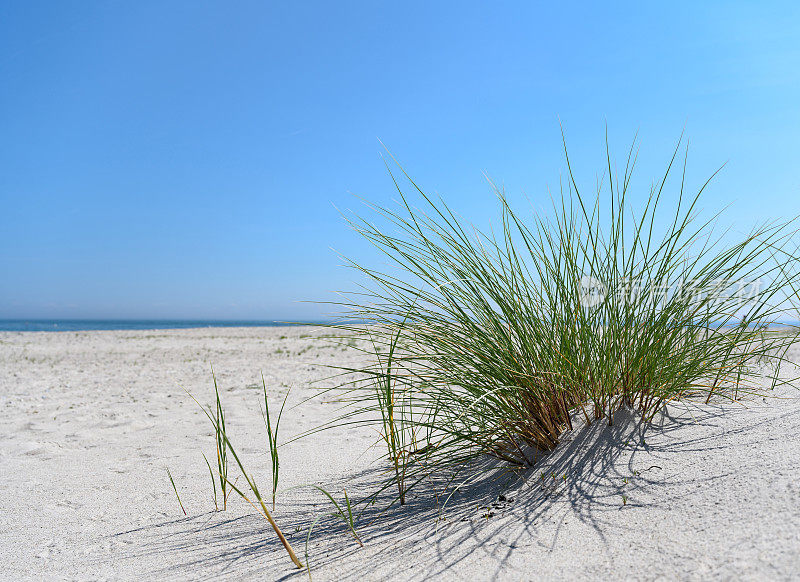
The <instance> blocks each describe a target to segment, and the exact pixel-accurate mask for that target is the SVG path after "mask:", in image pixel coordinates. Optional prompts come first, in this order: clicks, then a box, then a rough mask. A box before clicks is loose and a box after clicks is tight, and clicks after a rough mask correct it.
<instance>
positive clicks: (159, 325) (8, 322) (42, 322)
mask: <svg viewBox="0 0 800 582" xmlns="http://www.w3.org/2000/svg"><path fill="white" fill-rule="evenodd" d="M302 323H307V324H309V325H314V324H320V323H323V322H321V321H308V322H302ZM286 325H294V323H288V322H282V321H256V320H206V319H0V331H93V330H113V329H191V328H198V327H279V326H286Z"/></svg>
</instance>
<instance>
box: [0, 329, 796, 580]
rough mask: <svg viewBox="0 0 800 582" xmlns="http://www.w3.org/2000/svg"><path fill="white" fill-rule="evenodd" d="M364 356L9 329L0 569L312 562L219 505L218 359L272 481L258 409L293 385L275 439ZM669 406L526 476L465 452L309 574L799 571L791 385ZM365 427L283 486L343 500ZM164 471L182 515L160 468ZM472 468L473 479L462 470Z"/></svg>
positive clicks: (285, 458)
mask: <svg viewBox="0 0 800 582" xmlns="http://www.w3.org/2000/svg"><path fill="white" fill-rule="evenodd" d="M359 357H360V356H359V353H358V352H357V351H355V350H352V349H347V348H346V347H345V348H343V347H340V346H336V345H332V344H331V343H330V342H328V341H327V340H325V339H323V338H321V337H320V331H319V330H315V329H312V328H293V329H287V328H229V329H219V328H217V329H195V330H180V331H163V330H161V331H159V330H156V331H100V332H60V333H8V332H6V333H0V403H2V418H3V421H2V423H0V437H1V438H0V474H1V475H2V478H0V489H1V490H0V499H2V503H1V504H0V512H1V513H0V516H1V518H0V565H2V572H3V577H4V578H5V579H15V580H20V579H30V580H41V579H70V580H72V579H87V580H88V579H91V580H97V579H137V580H141V579H157V580H165V579H212V578H213V579H216V580H219V579H223V580H224V579H230V580H249V579H253V580H255V579H259V580H263V579H267V580H272V579H274V580H278V579H296V580H300V579H307V577H308V576H307V573H305V572H298V571H297V570H296V569H294V568H293V566H292V564H291V562H290V561H289V560H288V558H287V557H286V556H285V554H284V553H283V550H282V548H281V546H280V544H279V543H278V541H277V540H276V539H275V537H274V535H273V534H272V532H271V531H270V530H269V528H268V525H267V523H266V521H265V520H264V519H263V518H261V517H259V516H258V515H256V514H255V513H254V512H253V511H252V510H251V509H250V508H249V507H248V506H247V505H246V504H245V503H244V502H242V501H241V500H240V499H232V500H231V503H230V506H229V509H228V511H226V512H215V511H214V510H213V509H214V506H213V501H212V491H211V483H210V479H209V476H208V470H207V468H206V466H205V462H204V461H203V458H202V453H203V452H205V453H206V454H207V455H209V456H210V455H211V454H212V453H213V439H212V435H211V431H210V426H209V425H208V422H207V420H206V419H205V417H204V416H203V415H202V413H201V412H200V411H199V410H198V408H197V406H196V405H195V404H194V402H192V401H191V399H190V398H188V397H187V396H186V394H185V393H184V392H183V390H182V388H181V387H184V388H186V389H187V390H189V391H191V392H192V393H193V394H195V396H197V397H198V398H199V399H200V400H201V401H206V402H208V401H210V399H211V394H212V383H211V373H210V366H211V365H212V364H213V366H214V369H215V372H216V374H217V378H218V381H219V383H220V387H221V388H222V393H223V398H224V402H225V404H226V407H227V410H228V419H229V420H228V422H229V431H230V433H231V436H232V439H233V442H234V443H235V444H236V445H237V448H238V450H239V452H240V453H241V454H242V455H243V456H244V457H245V460H246V462H247V464H248V468H249V469H250V470H251V471H252V472H253V473H254V474H255V475H256V476H257V477H258V478H259V479H260V484H261V487H262V489H269V467H270V465H269V458H268V456H267V454H266V436H265V431H264V425H263V421H262V419H261V416H260V413H259V403H260V401H261V398H262V396H261V391H260V390H261V388H260V382H261V376H260V374H261V372H262V371H263V373H264V377H265V379H266V382H267V385H268V388H269V391H270V399H271V400H270V401H271V404H272V405H273V406H277V405H279V403H280V401H281V400H282V398H283V396H284V395H285V394H286V391H287V390H288V389H289V388H291V393H290V396H289V406H293V408H290V409H288V410H287V411H286V413H285V416H284V424H283V426H282V432H283V434H282V436H283V440H286V439H288V437H290V436H291V435H294V434H298V433H300V432H303V431H306V430H308V429H310V428H313V427H314V426H317V425H319V424H320V423H322V422H324V421H325V420H329V419H332V418H334V417H335V416H336V414H337V410H338V408H339V404H337V403H336V402H333V401H331V399H330V398H321V399H317V400H312V401H310V402H305V403H304V404H302V406H297V405H298V404H299V403H301V402H302V401H303V400H305V399H306V398H307V397H309V396H310V395H312V394H313V393H314V391H315V389H316V388H314V387H312V384H311V383H312V382H313V381H315V382H316V383H315V384H314V385H313V386H316V387H324V386H329V385H331V381H325V380H323V379H324V378H325V377H326V376H329V375H330V374H331V371H330V370H329V369H327V368H326V367H325V365H326V364H342V363H347V362H356V361H357V360H358V358H359ZM777 396H780V398H769V399H761V398H751V399H750V400H748V401H747V402H746V403H745V405H742V404H731V403H728V404H725V403H715V404H712V405H702V404H697V403H695V404H681V405H674V406H670V407H669V408H668V409H667V410H666V411H665V414H664V415H662V416H661V417H659V419H658V422H657V424H656V426H654V427H653V428H651V429H649V430H648V431H647V432H646V433H644V436H642V433H641V427H638V426H637V425H636V423H635V422H634V421H633V420H632V419H625V418H622V417H620V418H618V419H617V420H618V421H619V422H616V423H615V424H614V425H613V426H610V427H609V426H607V425H606V424H604V423H599V424H595V425H593V426H591V427H588V428H576V430H575V431H574V432H573V433H572V434H570V435H568V436H567V437H566V438H565V439H564V442H563V443H562V445H561V446H560V447H559V449H558V450H557V451H555V452H554V453H553V454H552V455H550V456H549V457H548V458H546V459H544V460H543V461H542V462H541V464H540V465H539V466H537V467H536V468H535V469H534V470H532V471H529V472H528V473H526V474H525V475H524V476H523V478H519V477H517V476H515V475H513V474H510V473H508V472H506V471H504V470H503V468H502V467H493V466H492V467H490V466H486V467H483V468H482V470H481V471H476V470H475V468H473V474H475V475H479V476H480V479H476V480H475V482H473V483H471V486H466V485H465V487H464V488H463V489H461V490H459V491H458V492H457V493H456V494H454V495H453V496H452V497H450V498H449V499H445V498H444V497H440V498H436V497H435V496H433V495H431V494H429V492H430V490H431V488H433V489H434V490H436V488H437V487H440V486H441V484H435V483H430V484H425V488H426V489H425V490H421V491H420V494H419V495H418V496H414V495H412V496H411V499H410V503H409V504H408V505H407V506H406V507H403V508H398V509H391V510H389V511H388V512H385V513H383V514H376V513H375V512H374V511H371V512H370V513H367V514H365V516H364V519H363V520H362V523H361V527H360V534H361V536H362V539H363V540H364V543H365V546H364V547H363V548H360V547H359V546H358V545H357V544H356V543H355V541H354V540H353V538H352V537H350V536H349V535H348V532H347V531H346V529H345V527H344V526H343V524H341V523H339V522H336V521H335V520H332V519H327V520H323V521H321V522H320V523H319V525H318V526H317V527H316V528H315V530H314V535H313V537H312V539H311V542H310V544H309V554H310V560H311V564H312V573H313V577H314V580H320V581H322V580H359V579H360V580H384V579H397V580H427V579H441V580H465V581H466V580H470V581H471V580H490V579H497V580H541V579H560V580H563V579H575V578H583V579H608V578H612V577H613V578H624V579H642V580H651V579H698V580H700V579H702V580H706V579H770V580H773V579H792V578H795V579H796V578H797V577H800V436H798V435H800V400H798V399H797V398H796V394H795V393H793V392H789V391H785V390H784V391H782V392H779V393H778V394H777ZM375 440H376V435H375V434H374V432H371V431H370V430H366V429H358V430H355V429H342V428H339V429H335V430H331V431H328V432H325V433H320V434H316V435H314V436H311V437H308V438H306V439H302V440H299V441H296V442H293V443H291V444H289V445H287V446H286V447H285V448H283V449H282V452H281V454H282V457H281V480H282V482H281V484H280V487H281V489H286V488H290V487H292V486H296V485H302V484H310V483H316V484H320V485H324V486H325V487H326V489H328V490H329V491H331V493H333V494H336V495H341V493H342V489H344V488H346V489H347V491H348V493H349V494H350V495H351V496H352V497H359V495H361V494H364V493H366V492H367V491H370V490H371V487H373V486H374V484H375V483H376V482H377V480H379V479H380V478H381V471H382V467H381V465H380V464H379V463H377V462H376V459H377V457H378V456H379V453H380V451H379V450H377V449H375V448H373V449H370V445H371V444H372V443H374V441H375ZM166 467H169V468H170V470H171V472H172V475H173V476H174V478H175V482H176V485H177V487H178V490H179V492H180V494H181V498H182V500H183V503H184V505H185V506H186V510H187V512H188V516H184V515H183V513H182V512H181V510H180V508H179V506H178V503H177V501H176V498H175V494H174V492H173V491H172V488H171V485H170V483H169V480H168V478H167V474H166ZM465 476H466V474H465ZM330 509H331V507H330V504H329V503H326V502H325V499H324V498H323V496H322V495H321V494H319V493H318V492H316V491H314V490H313V489H311V488H308V487H306V488H299V489H292V490H290V491H288V492H287V493H285V494H282V495H281V496H280V497H279V499H278V508H277V510H276V512H275V516H276V519H277V520H278V521H279V523H280V524H281V526H282V527H283V529H284V530H285V533H286V534H287V536H288V537H289V539H290V541H291V542H292V543H293V544H294V545H295V549H296V550H297V551H298V553H300V554H301V558H302V559H305V558H304V557H303V556H302V554H303V552H304V549H305V539H306V538H305V536H306V529H307V527H308V526H309V525H310V524H311V522H312V521H313V520H314V519H315V518H316V517H317V516H318V515H320V514H321V513H324V512H327V511H330Z"/></svg>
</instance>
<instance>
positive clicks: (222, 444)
mask: <svg viewBox="0 0 800 582" xmlns="http://www.w3.org/2000/svg"><path fill="white" fill-rule="evenodd" d="M211 376H212V378H213V379H214V396H215V407H214V408H213V409H212V408H211V407H210V406H209V407H208V411H207V412H208V414H209V415H210V416H211V420H212V423H213V425H214V440H215V443H216V448H217V451H216V452H217V478H218V479H219V488H220V492H221V493H222V509H223V511H225V510H227V509H228V495H229V494H230V489H229V488H228V445H227V442H226V440H225V410H224V409H223V408H222V401H221V400H220V397H219V387H218V386H217V376H216V375H215V374H214V370H211ZM203 457H204V458H205V455H203ZM206 464H208V459H206ZM209 470H211V468H210V467H209ZM211 481H212V484H213V482H214V476H213V475H212V480H211ZM214 505H215V506H216V507H217V509H219V507H218V506H217V488H216V486H214Z"/></svg>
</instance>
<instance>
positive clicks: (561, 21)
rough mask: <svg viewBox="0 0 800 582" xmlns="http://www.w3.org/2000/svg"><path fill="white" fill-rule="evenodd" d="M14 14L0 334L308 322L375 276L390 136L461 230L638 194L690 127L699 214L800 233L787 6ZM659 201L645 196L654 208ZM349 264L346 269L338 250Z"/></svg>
mask: <svg viewBox="0 0 800 582" xmlns="http://www.w3.org/2000/svg"><path fill="white" fill-rule="evenodd" d="M565 4H566V3H563V4H562V3H557V2H548V3H538V2H517V3H514V2H491V3H488V2H487V3H471V2H465V1H459V2H392V3H389V2H379V1H374V0H373V1H370V2H361V3H356V2H317V3H309V2H280V3H279V2H196V1H187V2H177V1H167V2H163V1H158V2H155V1H152V2H151V1H144V0H137V1H135V2H122V1H119V2H90V1H88V0H87V1H81V2H77V1H76V2H61V1H52V2H35V1H30V0H24V1H23V0H18V1H5V2H3V3H2V4H0V136H2V137H1V139H0V317H5V318H16V317H18V318H34V317H39V318H51V317H53V318H87V317H89V318H253V319H283V318H286V319H317V318H319V317H321V316H323V315H324V314H325V313H326V312H327V311H329V310H328V309H327V308H326V307H324V306H319V305H314V304H307V303H298V301H301V300H312V301H313V300H330V299H331V298H332V295H331V292H332V291H336V290H340V289H348V288H351V287H352V284H353V281H357V280H358V278H357V276H356V274H355V273H353V272H352V271H350V270H348V269H345V268H343V267H341V266H340V264H341V260H340V259H339V257H338V255H337V253H336V251H338V252H342V253H344V254H346V255H351V256H354V257H357V258H359V259H363V260H364V261H366V262H368V263H369V262H370V261H373V260H377V257H376V256H375V254H374V253H373V252H372V251H370V250H369V249H368V248H367V246H366V244H365V243H363V242H361V241H359V240H358V239H357V238H356V235H355V234H354V233H352V232H351V231H350V230H349V229H348V228H347V226H346V225H345V223H344V222H343V220H342V219H341V217H340V214H339V211H338V210H337V208H338V209H342V210H344V209H348V208H353V209H358V207H359V202H358V201H357V198H356V197H355V196H354V195H358V196H363V197H366V198H368V199H370V200H373V201H376V202H379V203H387V202H388V201H390V199H391V198H392V197H393V191H392V184H391V181H390V180H389V178H388V177H387V174H386V170H385V168H384V166H383V163H382V161H381V158H380V153H381V151H382V148H381V145H380V143H379V142H378V139H380V140H382V141H383V143H385V144H386V146H387V147H388V148H389V149H390V150H391V151H392V152H393V153H394V155H395V156H397V157H398V159H399V160H401V161H402V163H403V164H404V166H405V167H406V169H407V170H408V171H409V173H411V174H412V175H413V176H414V177H415V178H416V179H417V180H418V182H419V183H420V184H421V185H422V186H423V187H424V188H426V189H427V190H429V191H431V192H433V193H438V194H440V195H441V196H443V197H444V198H445V199H446V200H447V201H448V202H450V203H451V204H452V205H453V206H454V207H455V208H456V209H457V210H458V211H459V212H460V213H461V214H462V215H463V216H465V217H466V218H467V219H476V220H477V221H480V219H482V217H485V216H487V215H489V214H490V213H491V208H492V207H493V204H494V203H493V200H492V195H491V192H490V190H489V188H488V187H487V185H486V182H485V180H484V177H483V175H482V173H483V172H486V173H488V174H489V175H491V176H492V177H493V178H494V179H495V180H496V181H498V182H501V183H503V184H504V185H505V188H506V189H507V191H508V192H509V193H510V194H511V195H512V196H516V195H519V196H522V195H525V196H527V197H529V198H530V199H531V200H532V201H533V202H534V204H536V203H537V201H539V200H544V199H546V196H547V188H548V187H550V188H553V187H557V184H558V180H559V174H560V172H563V170H564V163H563V158H562V153H561V143H560V130H559V120H560V122H561V123H563V127H564V130H565V133H566V136H567V141H568V145H569V147H570V150H571V156H572V157H573V163H574V164H575V166H576V167H577V169H578V174H579V178H580V179H581V180H583V181H584V182H585V183H586V184H587V186H592V185H593V184H594V179H595V173H596V172H598V171H600V170H601V169H602V156H603V140H604V137H603V135H604V128H605V124H606V123H607V124H608V128H609V132H610V135H611V144H612V147H613V148H614V149H615V150H617V151H619V152H620V155H621V154H622V150H624V148H625V147H626V146H627V145H628V144H629V143H630V140H631V139H632V138H633V136H634V134H635V132H636V131H637V130H638V131H639V137H640V139H641V144H642V154H641V164H640V167H639V175H640V176H641V177H642V179H643V180H644V183H643V184H644V185H645V186H646V183H647V181H648V180H649V179H650V178H652V177H653V176H655V174H656V173H657V170H659V169H660V168H662V167H663V165H664V162H665V161H666V159H667V158H668V156H669V153H670V149H671V147H672V145H673V144H674V143H675V141H676V140H677V138H678V136H679V135H680V132H681V130H682V129H683V128H684V126H685V127H686V134H687V135H688V137H689V138H690V154H689V160H690V171H689V176H690V179H691V180H692V181H693V183H699V182H700V181H701V180H702V178H704V177H706V176H708V175H709V174H710V173H711V172H713V171H714V170H715V169H716V168H717V167H719V166H720V165H721V164H723V163H725V162H727V166H726V167H725V169H724V170H723V172H722V173H721V175H720V176H719V177H718V178H717V179H716V181H715V182H714V183H713V185H712V187H711V189H710V190H709V192H708V195H707V196H706V198H705V204H706V205H707V206H708V207H710V208H713V209H716V208H718V207H722V206H724V205H725V204H727V203H729V202H733V205H732V207H731V208H730V210H729V211H728V213H727V215H726V217H727V220H728V222H729V223H730V224H733V225H734V226H735V228H741V229H742V230H749V227H750V226H752V225H753V224H754V222H755V221H757V220H761V219H768V218H774V217H780V216H788V215H794V214H798V213H800V5H798V3H796V2H783V3H780V2H775V3H771V2H763V3H762V2H758V3H756V2H719V3H716V2H668V3H660V4H657V3H652V2H641V1H637V2H632V3H594V2H587V3H572V4H571V7H566V6H565ZM644 191H645V189H644V188H643V189H642V192H643V193H644ZM332 249H335V250H332Z"/></svg>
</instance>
